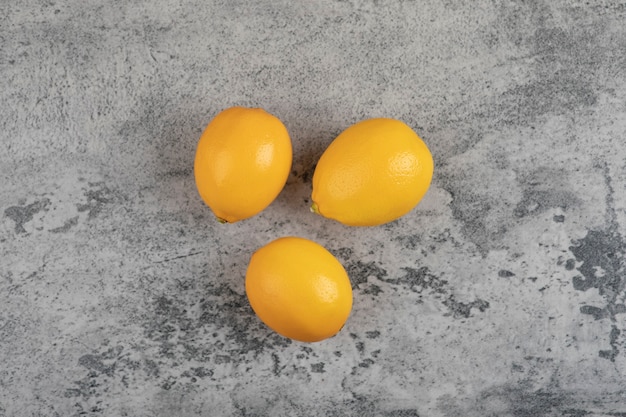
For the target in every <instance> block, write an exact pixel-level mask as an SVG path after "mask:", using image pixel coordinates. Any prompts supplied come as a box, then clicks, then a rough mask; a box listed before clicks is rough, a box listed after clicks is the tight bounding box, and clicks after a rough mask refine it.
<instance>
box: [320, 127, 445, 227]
mask: <svg viewBox="0 0 626 417" xmlns="http://www.w3.org/2000/svg"><path fill="white" fill-rule="evenodd" d="M432 176H433V158H432V155H431V153H430V151H429V149H428V147H427V146H426V144H425V143H424V142H423V141H422V139H420V137H419V136H418V135H417V133H415V132H414V131H413V130H412V129H411V128H410V127H409V126H407V125H406V124H405V123H403V122H401V121H399V120H395V119H386V118H378V119H368V120H364V121H361V122H359V123H356V124H354V125H352V126H350V127H349V128H347V129H346V130H344V131H343V132H342V133H341V134H340V135H339V136H337V138H336V139H335V140H334V141H333V142H332V143H331V144H330V145H329V147H328V148H327V149H326V151H325V152H324V153H323V154H322V156H321V158H320V160H319V162H318V164H317V166H316V168H315V172H314V174H313V194H312V200H313V206H312V207H311V209H312V210H313V211H314V212H316V213H318V214H321V215H322V216H324V217H328V218H331V219H334V220H337V221H339V222H341V223H343V224H345V225H349V226H376V225H380V224H383V223H387V222H390V221H393V220H395V219H397V218H399V217H401V216H403V215H405V214H406V213H408V212H409V211H411V210H412V209H413V208H414V207H415V206H416V205H417V204H418V203H419V201H420V200H421V199H422V197H423V196H424V194H426V191H427V190H428V187H429V186H430V182H431V179H432Z"/></svg>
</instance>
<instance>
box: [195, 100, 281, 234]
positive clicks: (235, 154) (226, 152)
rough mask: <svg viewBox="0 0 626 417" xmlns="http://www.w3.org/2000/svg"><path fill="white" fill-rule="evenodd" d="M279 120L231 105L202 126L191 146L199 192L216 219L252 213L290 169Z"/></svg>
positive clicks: (271, 198) (277, 190)
mask: <svg viewBox="0 0 626 417" xmlns="http://www.w3.org/2000/svg"><path fill="white" fill-rule="evenodd" d="M291 161H292V148H291V140H290V138H289V133H288V132H287V129H286V128H285V126H284V125H283V123H282V122H281V121H280V120H279V119H278V118H276V117H275V116H273V115H271V114H269V113H268V112H266V111H265V110H263V109H253V108H245V107H231V108H228V109H226V110H224V111H222V112H220V113H219V114H218V115H217V116H215V118H214V119H213V120H211V122H210V123H209V124H208V125H207V127H206V129H205V130H204V132H203V133H202V136H201V137H200V140H199V142H198V146H197V149H196V157H195V161H194V176H195V180H196V186H197V188H198V192H199V193H200V197H202V199H203V200H204V202H205V203H206V204H207V205H208V206H209V207H210V208H211V210H212V211H213V213H214V214H215V216H217V218H218V220H220V221H221V222H223V223H225V222H229V223H233V222H236V221H239V220H243V219H246V218H249V217H252V216H254V215H255V214H258V213H259V212H261V211H262V210H263V209H265V208H266V207H267V206H269V205H270V204H271V203H272V201H274V199H275V198H276V197H277V196H278V194H279V193H280V191H281V190H282V188H283V187H284V186H285V183H286V181H287V177H288V175H289V170H290V169H291Z"/></svg>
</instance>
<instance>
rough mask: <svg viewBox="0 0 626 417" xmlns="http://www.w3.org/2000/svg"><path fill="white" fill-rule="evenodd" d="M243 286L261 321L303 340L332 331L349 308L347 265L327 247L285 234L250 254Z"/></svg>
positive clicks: (339, 324)
mask: <svg viewBox="0 0 626 417" xmlns="http://www.w3.org/2000/svg"><path fill="white" fill-rule="evenodd" d="M245 285H246V295H247V297H248V300H249V302H250V306H251V307H252V309H253V310H254V312H255V313H256V314H257V316H258V317H259V318H260V319H261V321H263V322H264V323H265V324H266V325H267V326H268V327H270V328H271V329H272V330H274V331H275V332H277V333H279V334H281V335H283V336H285V337H288V338H291V339H294V340H298V341H302V342H317V341H320V340H324V339H327V338H329V337H331V336H333V335H335V334H336V333H337V332H339V330H341V328H342V327H343V325H344V323H345V322H346V320H347V319H348V316H349V315H350V310H351V309H352V287H351V285H350V280H349V278H348V275H347V273H346V271H345V269H344V268H343V266H342V265H341V263H340V262H339V261H338V260H337V258H335V257H334V256H333V255H332V254H331V253H330V252H329V251H328V250H326V249H325V248H324V247H323V246H321V245H319V244H318V243H315V242H313V241H311V240H308V239H303V238H299V237H283V238H279V239H277V240H274V241H272V242H270V243H268V244H267V245H265V246H263V247H262V248H260V249H258V250H257V251H256V252H255V253H254V254H253V255H252V257H251V258H250V262H249V264H248V269H247V271H246V284H245Z"/></svg>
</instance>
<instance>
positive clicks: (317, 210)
mask: <svg viewBox="0 0 626 417" xmlns="http://www.w3.org/2000/svg"><path fill="white" fill-rule="evenodd" d="M310 210H311V213H315V214H320V209H319V207H317V203H313V204H311V208H310Z"/></svg>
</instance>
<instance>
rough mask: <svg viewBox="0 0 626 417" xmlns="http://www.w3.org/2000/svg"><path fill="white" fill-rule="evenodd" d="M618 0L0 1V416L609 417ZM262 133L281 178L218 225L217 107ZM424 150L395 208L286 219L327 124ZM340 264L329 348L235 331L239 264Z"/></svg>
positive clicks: (620, 28)
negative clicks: (290, 158)
mask: <svg viewBox="0 0 626 417" xmlns="http://www.w3.org/2000/svg"><path fill="white" fill-rule="evenodd" d="M625 22H626V3H625V2H624V1H612V0H604V1H587V2H583V1H574V0H552V1H547V0H537V1H510V0H505V1H488V0H477V1H472V2H465V3H463V2H455V1H449V0H424V1H419V2H417V1H409V0H404V1H382V0H378V1H373V0H372V1H357V0H344V1H332V0H315V1H303V2H298V1H286V0H277V1H269V0H261V1H251V0H229V1H225V0H222V1H204V0H203V1H201V0H191V1H186V0H153V1H145V0H137V1H132V2H130V1H129V2H114V1H95V0H46V1H39V0H37V1H36V0H24V1H8V0H4V1H2V2H1V3H0V103H1V106H2V107H1V108H2V111H1V113H0V141H1V142H0V143H1V148H0V149H1V152H0V181H1V183H0V184H1V186H0V363H1V365H0V416H3V417H4V416H100V415H102V416H180V417H185V416H218V415H224V416H263V415H268V416H305V415H311V416H330V415H334V416H339V415H346V416H418V415H419V416H422V417H423V416H442V417H453V416H454V417H457V416H459V417H461V416H463V417H466V416H469V417H473V416H476V417H479V416H480V417H484V416H513V417H529V416H569V417H583V416H586V417H590V416H626V381H625V377H626V321H625V317H626V314H625V312H626V307H625V297H626V289H625V287H626V258H625V254H626V237H625V233H626V232H625V231H624V227H625V226H626V218H625V212H624V207H625V205H626V193H625V192H624V189H625V186H626V146H625V142H624V141H625V132H626V83H625V82H626V25H625ZM232 105H244V106H260V107H263V108H265V109H267V110H268V111H270V112H272V113H273V114H275V115H276V116H278V117H279V118H281V119H282V120H283V122H284V123H285V125H286V126H287V128H288V130H289V132H290V134H291V137H292V140H293V145H294V163H293V171H292V174H291V176H290V178H289V181H288V183H287V185H286V187H285V189H284V190H283V192H282V193H281V195H280V196H279V197H278V199H277V200H276V201H275V202H274V203H273V204H272V205H271V206H270V207H269V208H268V209H267V210H266V211H264V212H263V213H262V214H260V215H259V216H257V217H255V218H253V219H250V220H247V221H244V222H240V223H237V224H233V225H221V224H218V223H217V222H216V221H215V220H214V219H213V217H212V215H211V213H210V211H209V209H208V208H207V207H206V206H204V205H203V203H202V202H201V200H200V198H199V196H198V195H197V192H196V189H195V185H194V181H193V173H192V166H193V156H194V152H195V145H196V142H197V139H198V138H199V135H200V133H201V132H202V130H203V129H204V127H205V125H206V124H207V123H208V122H209V120H210V119H211V118H212V117H213V116H214V115H215V114H216V113H217V112H219V111H220V110H222V109H224V108H226V107H229V106H232ZM378 116H384V117H394V118H398V119H401V120H403V121H405V122H406V123H407V124H409V125H410V126H411V127H413V128H414V129H415V130H416V131H417V132H418V133H419V134H420V136H422V137H423V138H424V140H425V141H426V142H427V143H428V145H429V147H430V148H431V150H432V152H433V155H434V158H435V164H436V169H435V175H434V180H433V184H432V187H431V189H430V190H429V192H428V194H427V196H426V197H425V199H424V200H423V201H422V202H421V203H420V205H419V206H418V207H417V208H416V209H415V210H414V211H413V212H411V213H410V214H409V215H407V216H405V217H403V218H402V219H400V220H398V221H396V222H393V223H391V224H388V225H385V226H381V227H375V228H348V227H344V226H342V225H340V224H338V223H335V222H332V221H329V220H326V219H323V218H321V217H318V216H315V215H314V214H312V213H310V212H309V211H308V206H309V204H310V201H309V196H310V191H311V175H312V172H313V169H314V167H315V162H316V160H317V158H318V157H319V156H320V155H321V153H322V152H323V150H324V148H325V147H326V146H327V145H328V144H329V143H330V142H331V141H332V139H333V138H334V137H335V136H336V135H337V134H338V133H339V132H341V131H342V130H343V129H345V128H346V127H347V126H349V125H350V124H352V123H354V122H357V121H359V120H362V119H364V118H368V117H378ZM285 235H297V236H302V237H307V238H309V239H313V240H315V241H317V242H319V243H321V244H322V245H324V246H326V247H327V248H328V249H329V250H331V251H332V252H333V253H334V254H336V255H337V257H338V258H339V259H340V260H341V262H342V263H343V265H344V266H345V267H346V269H347V271H348V273H349V275H350V277H351V280H352V283H353V286H354V308H353V311H352V314H351V316H350V318H349V320H348V323H347V325H346V326H345V328H344V329H343V330H342V331H341V333H340V334H339V335H337V336H336V337H334V338H331V339H329V340H326V341H324V342H321V343H316V344H303V343H297V342H291V341H289V340H286V339H284V338H281V337H279V336H277V335H275V334H273V333H272V332H271V331H269V330H268V328H266V327H265V326H264V325H263V324H262V323H260V322H259V320H258V319H257V318H256V317H255V316H254V314H253V312H252V310H251V309H250V307H249V305H248V303H247V300H246V297H245V293H244V281H243V277H244V274H245V269H246V267H247V262H248V260H249V257H250V255H251V253H252V252H253V251H254V250H255V249H256V248H258V247H260V246H262V245H264V244H265V243H267V242H269V241H270V240H272V239H274V238H277V237H280V236H285Z"/></svg>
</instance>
